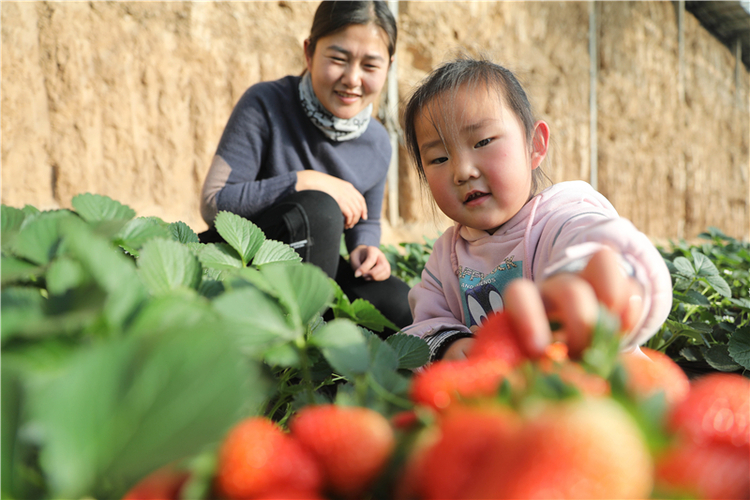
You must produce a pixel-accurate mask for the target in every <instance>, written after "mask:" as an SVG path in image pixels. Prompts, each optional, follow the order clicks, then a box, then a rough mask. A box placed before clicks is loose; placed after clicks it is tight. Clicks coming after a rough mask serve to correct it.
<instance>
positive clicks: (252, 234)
mask: <svg viewBox="0 0 750 500" xmlns="http://www.w3.org/2000/svg"><path fill="white" fill-rule="evenodd" d="M214 224H215V226H216V230H217V231H218V232H219V234H220V235H221V237H222V238H224V240H225V241H226V242H227V243H229V245H231V246H232V248H234V249H235V250H237V253H238V254H239V255H240V258H241V259H242V264H243V265H245V266H246V265H247V264H248V263H250V261H251V260H253V257H255V253H256V252H257V251H258V249H259V248H260V246H261V245H262V244H263V241H264V240H265V239H266V237H265V235H264V234H263V231H261V230H260V228H259V227H258V226H256V225H255V224H253V223H252V222H250V221H249V220H247V219H245V218H243V217H240V216H239V215H237V214H233V213H231V212H226V211H221V212H219V213H218V215H217V216H216V219H215V222H214Z"/></svg>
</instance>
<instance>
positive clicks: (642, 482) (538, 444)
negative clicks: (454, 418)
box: [470, 398, 653, 499]
mask: <svg viewBox="0 0 750 500" xmlns="http://www.w3.org/2000/svg"><path fill="white" fill-rule="evenodd" d="M529 413H530V414H529V415H528V417H526V418H527V420H526V421H525V422H524V425H523V428H522V429H521V431H520V432H519V433H518V435H517V437H516V439H514V440H513V442H512V444H511V445H510V446H508V447H507V448H506V450H505V456H497V457H496V458H493V459H491V460H492V461H493V462H494V463H491V464H488V469H487V470H491V471H493V473H494V475H493V476H492V477H488V478H478V479H477V481H476V483H475V484H476V485H477V487H476V488H475V489H474V490H472V491H471V492H470V498H517V499H518V498H648V497H649V495H650V493H651V488H652V485H653V462H652V459H651V455H650V453H649V451H648V448H647V447H646V443H645V441H644V438H643V436H642V434H641V432H640V430H639V429H638V427H637V425H636V424H635V422H634V421H633V420H632V418H631V417H630V416H629V415H628V414H627V412H626V411H625V410H624V409H623V408H622V407H620V406H619V404H617V403H616V402H615V401H614V400H611V399H608V398H587V399H583V400H575V401H571V400H568V401H566V402H562V403H546V404H544V406H542V407H541V408H538V407H537V408H531V409H530V411H529ZM480 479H481V480H480Z"/></svg>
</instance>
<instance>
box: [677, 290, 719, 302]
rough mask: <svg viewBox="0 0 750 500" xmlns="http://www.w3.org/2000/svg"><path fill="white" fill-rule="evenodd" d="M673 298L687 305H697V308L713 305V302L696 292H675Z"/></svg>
mask: <svg viewBox="0 0 750 500" xmlns="http://www.w3.org/2000/svg"><path fill="white" fill-rule="evenodd" d="M673 296H674V298H675V300H678V301H680V302H683V303H685V304H690V305H695V306H709V305H711V302H710V301H709V300H708V299H707V298H706V296H705V295H703V294H702V293H700V292H698V291H696V290H688V291H687V292H685V293H678V292H675V293H674V294H673Z"/></svg>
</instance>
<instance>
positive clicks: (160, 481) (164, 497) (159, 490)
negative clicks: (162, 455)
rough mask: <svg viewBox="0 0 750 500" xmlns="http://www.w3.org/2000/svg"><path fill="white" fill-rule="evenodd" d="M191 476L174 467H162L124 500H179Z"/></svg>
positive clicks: (144, 479)
mask: <svg viewBox="0 0 750 500" xmlns="http://www.w3.org/2000/svg"><path fill="white" fill-rule="evenodd" d="M189 478H190V474H189V473H188V472H187V471H185V470H179V469H176V468H174V467H172V466H166V467H162V468H161V469H158V470H156V471H154V472H152V473H151V474H149V475H148V476H146V477H145V478H143V479H142V480H141V481H139V482H138V483H137V484H136V485H135V486H133V488H131V489H130V491H128V492H127V493H126V494H125V496H124V497H122V500H177V499H178V498H180V490H181V489H182V487H183V486H184V485H185V482H187V480H188V479H189Z"/></svg>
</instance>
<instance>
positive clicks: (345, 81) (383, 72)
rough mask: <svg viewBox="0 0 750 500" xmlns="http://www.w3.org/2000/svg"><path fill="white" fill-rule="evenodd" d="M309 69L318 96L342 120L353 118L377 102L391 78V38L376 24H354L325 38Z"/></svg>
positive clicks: (307, 52)
mask: <svg viewBox="0 0 750 500" xmlns="http://www.w3.org/2000/svg"><path fill="white" fill-rule="evenodd" d="M308 45H309V41H307V40H306V41H305V59H306V62H307V70H308V71H309V72H310V76H311V77H312V86H313V90H314V91H315V96H316V97H317V98H318V100H319V101H320V102H321V104H323V106H324V107H325V108H326V109H327V110H328V111H330V112H331V113H333V114H334V115H335V116H337V117H338V118H344V119H347V118H352V117H354V116H356V115H357V114H358V113H359V112H360V111H362V110H363V109H365V108H366V107H367V106H368V105H370V104H372V103H373V102H374V101H375V99H377V97H378V95H379V94H380V91H381V90H382V89H383V85H385V80H386V77H387V76H388V67H389V65H390V58H389V56H388V37H387V35H386V34H385V31H383V30H382V29H381V28H380V27H378V26H376V25H374V24H352V25H349V26H347V27H346V28H344V29H343V30H341V31H339V32H337V33H334V34H332V35H328V36H325V37H321V38H319V39H318V43H317V44H316V46H315V52H314V53H313V54H312V55H311V54H310V53H309V50H308Z"/></svg>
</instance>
